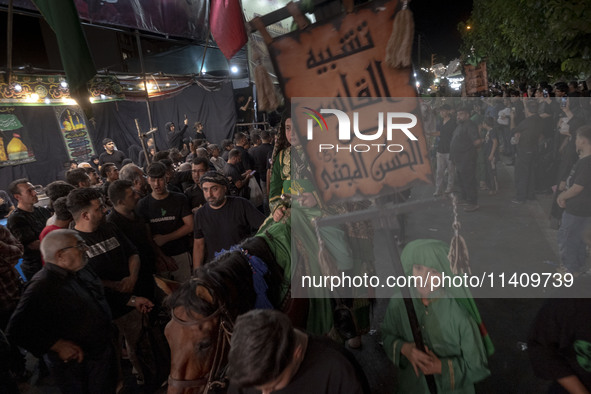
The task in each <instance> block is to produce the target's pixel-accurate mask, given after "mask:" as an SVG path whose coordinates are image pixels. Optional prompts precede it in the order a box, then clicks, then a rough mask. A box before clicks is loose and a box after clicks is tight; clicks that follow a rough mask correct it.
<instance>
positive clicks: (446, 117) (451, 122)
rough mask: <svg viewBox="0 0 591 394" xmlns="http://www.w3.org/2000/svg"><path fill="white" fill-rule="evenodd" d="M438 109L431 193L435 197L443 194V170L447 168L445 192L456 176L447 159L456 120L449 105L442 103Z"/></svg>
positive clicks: (450, 188)
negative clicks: (434, 166)
mask: <svg viewBox="0 0 591 394" xmlns="http://www.w3.org/2000/svg"><path fill="white" fill-rule="evenodd" d="M439 111H440V113H441V118H442V124H441V126H440V127H439V144H437V175H436V181H435V193H433V196H435V197H437V196H441V195H442V194H443V183H444V182H443V181H444V178H445V170H447V186H446V189H445V193H446V194H447V193H451V192H452V189H453V186H454V179H455V176H456V168H455V166H454V164H453V163H452V162H451V160H450V159H449V146H450V144H451V137H452V136H453V133H454V130H455V129H456V120H455V119H454V118H453V111H452V109H451V107H450V106H449V105H447V104H443V105H442V106H441V108H439Z"/></svg>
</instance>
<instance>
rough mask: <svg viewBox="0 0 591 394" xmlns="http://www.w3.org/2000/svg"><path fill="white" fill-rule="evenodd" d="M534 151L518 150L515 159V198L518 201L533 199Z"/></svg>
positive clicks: (534, 178) (534, 180)
mask: <svg viewBox="0 0 591 394" xmlns="http://www.w3.org/2000/svg"><path fill="white" fill-rule="evenodd" d="M535 164H536V154H535V152H518V153H517V160H516V161H515V198H516V199H517V200H519V201H525V200H535V198H536V192H535V187H536V177H535V168H536V166H535Z"/></svg>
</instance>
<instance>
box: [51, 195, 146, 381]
mask: <svg viewBox="0 0 591 394" xmlns="http://www.w3.org/2000/svg"><path fill="white" fill-rule="evenodd" d="M68 209H69V210H70V212H71V213H72V216H73V217H74V220H75V222H76V225H75V226H74V229H75V230H76V231H77V232H78V235H79V236H80V237H81V238H82V239H83V240H84V241H85V242H86V245H87V246H88V248H87V250H86V256H87V257H88V265H89V267H91V268H92V270H93V271H94V272H95V273H96V274H97V275H98V277H99V278H100V279H101V281H102V283H103V287H104V289H105V297H106V299H107V303H108V304H109V307H110V309H111V314H112V317H113V322H114V323H115V325H116V326H117V327H118V329H119V330H120V332H122V333H123V335H124V336H125V339H126V341H127V343H128V345H129V346H128V347H127V352H128V355H129V360H130V361H131V364H132V365H133V367H134V368H135V370H136V371H137V377H138V379H141V380H143V378H144V375H143V371H142V365H141V364H140V362H139V360H138V358H137V356H136V353H135V350H136V349H137V343H138V340H139V338H140V334H141V329H142V323H141V322H142V315H141V314H142V313H147V312H149V311H150V310H151V309H152V307H153V306H154V304H153V303H152V301H150V300H149V299H147V298H145V297H139V296H138V297H136V296H135V295H134V288H135V285H136V283H137V280H138V274H139V269H140V258H139V255H138V252H137V249H136V248H135V246H134V245H133V244H132V243H131V242H130V241H129V239H128V238H127V237H126V236H125V234H123V232H121V230H119V228H117V226H115V225H113V224H111V223H106V222H105V213H106V206H105V204H104V203H103V199H102V195H101V193H100V192H99V191H98V190H96V189H92V188H83V189H74V190H72V191H71V192H70V194H69V195H68ZM56 231H57V230H56Z"/></svg>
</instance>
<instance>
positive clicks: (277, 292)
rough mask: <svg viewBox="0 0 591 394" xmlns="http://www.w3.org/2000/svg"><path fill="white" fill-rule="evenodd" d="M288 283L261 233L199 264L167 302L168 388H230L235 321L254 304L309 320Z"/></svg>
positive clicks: (172, 393) (175, 392) (173, 391)
mask: <svg viewBox="0 0 591 394" xmlns="http://www.w3.org/2000/svg"><path fill="white" fill-rule="evenodd" d="M267 239H268V238H267ZM252 256H255V258H254V259H253V257H252ZM261 261H263V262H264V263H265V264H264V266H263V267H262V266H260V262H261ZM286 269H289V267H286ZM264 271H266V273H264ZM261 277H262V278H261ZM159 285H160V286H162V285H163V283H162V281H159ZM285 286H287V284H286V283H285V282H284V275H283V268H282V267H281V266H280V265H279V264H278V263H277V260H276V259H275V256H274V255H273V253H272V251H271V248H270V247H269V244H268V243H267V240H265V238H263V237H258V236H257V237H253V238H249V239H247V240H246V241H244V242H243V243H242V244H241V248H240V249H239V250H234V251H229V252H225V253H223V254H221V255H220V256H218V257H217V258H216V259H215V260H214V261H212V262H211V263H209V264H206V265H204V266H203V267H200V268H199V269H198V270H197V271H196V273H195V276H194V277H193V278H192V279H190V280H189V281H187V282H186V283H184V284H182V285H181V286H180V288H179V289H178V290H177V291H175V292H173V293H172V294H171V295H169V297H168V298H167V300H166V305H167V306H168V308H170V311H171V320H170V322H169V323H168V324H167V325H166V328H165V331H164V333H165V336H166V338H167V340H168V343H169V345H170V350H171V368H170V375H169V378H168V394H180V393H183V394H187V393H208V392H215V391H223V390H224V389H225V388H226V386H227V381H226V379H225V367H226V365H227V354H228V351H229V347H230V338H231V335H232V328H233V324H234V321H235V320H236V318H237V317H238V316H239V315H240V314H242V313H245V312H247V311H249V310H251V309H253V308H255V306H259V305H260V304H263V305H266V307H273V308H276V309H280V310H284V311H286V310H287V309H289V310H290V311H291V313H289V312H288V316H290V315H291V316H290V317H292V321H293V322H294V324H295V325H296V326H300V327H302V326H305V319H306V317H307V316H306V309H305V308H306V306H304V305H302V304H299V303H292V301H293V300H291V299H290V297H289V293H288V294H287V295H285V294H284V293H285V291H284V290H285ZM265 287H266V289H265ZM281 298H283V299H281ZM290 305H291V306H290ZM293 305H297V307H294V306H293Z"/></svg>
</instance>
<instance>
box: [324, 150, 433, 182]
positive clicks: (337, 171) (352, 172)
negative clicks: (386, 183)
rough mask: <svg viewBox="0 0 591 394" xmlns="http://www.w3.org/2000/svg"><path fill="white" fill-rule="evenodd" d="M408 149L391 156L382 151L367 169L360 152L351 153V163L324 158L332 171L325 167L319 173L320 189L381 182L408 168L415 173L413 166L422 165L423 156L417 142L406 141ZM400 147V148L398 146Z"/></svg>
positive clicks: (330, 157) (389, 153) (334, 158)
mask: <svg viewBox="0 0 591 394" xmlns="http://www.w3.org/2000/svg"><path fill="white" fill-rule="evenodd" d="M407 142H408V145H407V146H408V149H406V150H403V149H401V150H400V151H398V152H396V153H395V154H392V153H391V151H388V150H387V149H384V150H382V151H380V153H379V154H378V155H377V156H376V157H375V158H374V159H373V161H372V162H371V163H370V165H369V168H368V167H367V164H366V160H365V159H366V156H364V155H363V154H362V153H364V152H361V151H357V152H352V154H351V156H350V157H352V159H353V160H352V163H351V162H350V161H348V162H339V161H338V160H337V159H336V157H333V156H332V155H329V156H324V157H326V158H327V159H329V161H331V162H332V170H328V169H327V168H328V167H330V165H325V166H324V167H323V169H322V171H321V172H320V179H321V181H322V184H321V188H322V189H324V190H328V189H330V188H331V187H334V188H336V189H338V188H339V187H341V186H347V187H351V186H354V185H355V184H356V183H357V182H358V181H361V180H363V179H365V178H368V177H371V179H372V180H373V181H375V182H381V181H383V180H384V179H385V178H386V176H387V175H388V174H389V173H392V172H394V171H400V170H402V169H405V168H408V170H410V171H416V170H415V166H418V165H422V164H424V158H423V154H422V152H421V145H420V143H419V141H412V140H410V139H408V140H407ZM400 147H402V146H401V145H400Z"/></svg>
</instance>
